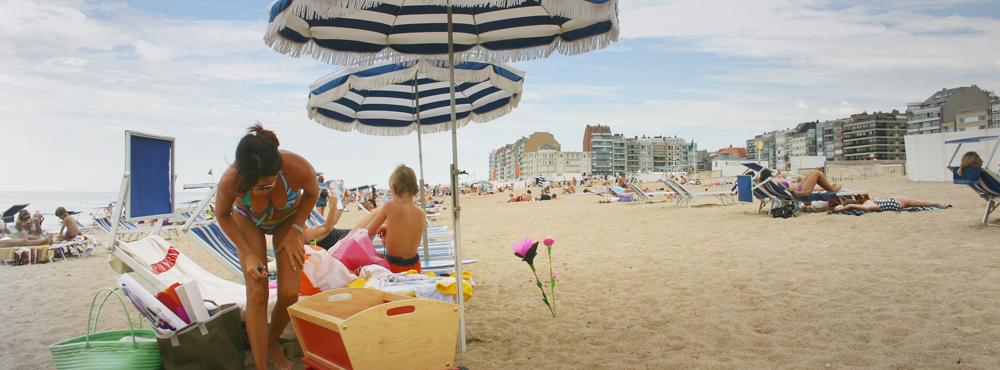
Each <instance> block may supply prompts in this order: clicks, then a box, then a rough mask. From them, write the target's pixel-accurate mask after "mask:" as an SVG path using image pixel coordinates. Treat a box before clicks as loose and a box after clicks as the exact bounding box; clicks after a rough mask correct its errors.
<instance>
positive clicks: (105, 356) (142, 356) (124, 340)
mask: <svg viewBox="0 0 1000 370" xmlns="http://www.w3.org/2000/svg"><path fill="white" fill-rule="evenodd" d="M115 290H117V289H111V288H101V290H99V291H97V294H95V295H94V300H93V301H91V302H90V316H88V318H87V335H85V336H82V337H76V338H72V339H68V340H64V341H62V342H59V343H56V344H53V345H51V346H49V351H50V352H51V353H52V359H53V360H55V363H56V369H58V370H156V369H162V368H163V363H162V362H160V349H159V348H157V347H156V333H155V332H154V331H153V330H150V329H142V328H141V325H142V322H141V321H140V322H139V325H140V328H139V329H135V328H134V327H133V326H132V318H131V317H129V316H128V310H127V309H125V301H123V300H122V297H121V296H120V295H118V293H117V292H115ZM103 291H108V295H106V296H104V300H102V301H101V305H100V306H98V307H97V315H96V316H95V315H94V303H95V302H97V297H99V296H100V295H101V292H103ZM112 294H114V295H115V296H116V297H118V302H119V303H121V305H122V309H123V310H125V317H126V318H127V319H128V327H129V329H128V330H112V331H105V332H100V333H98V332H97V319H98V317H100V316H101V308H102V307H104V302H107V300H108V298H110V297H111V295H112ZM91 320H93V322H94V325H93V326H91V325H90V322H91Z"/></svg>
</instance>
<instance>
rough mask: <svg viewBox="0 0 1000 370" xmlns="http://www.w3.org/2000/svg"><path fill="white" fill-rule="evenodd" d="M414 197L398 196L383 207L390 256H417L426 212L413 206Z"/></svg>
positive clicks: (386, 244) (387, 249)
mask: <svg viewBox="0 0 1000 370" xmlns="http://www.w3.org/2000/svg"><path fill="white" fill-rule="evenodd" d="M412 198H413V197H412V196H397V197H395V198H393V200H391V201H388V202H386V203H385V205H383V206H382V212H383V213H385V214H386V218H385V249H386V252H387V253H389V254H390V255H393V256H396V257H402V258H411V257H413V256H415V255H417V250H418V247H419V246H420V240H421V236H422V235H423V233H424V223H425V222H426V221H427V217H426V215H425V214H424V211H422V210H421V209H420V207H417V206H416V205H414V204H413V199H412Z"/></svg>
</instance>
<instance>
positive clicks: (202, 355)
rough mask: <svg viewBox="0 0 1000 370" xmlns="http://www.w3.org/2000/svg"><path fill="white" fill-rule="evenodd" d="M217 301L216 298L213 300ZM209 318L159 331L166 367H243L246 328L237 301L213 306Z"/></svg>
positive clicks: (196, 369) (174, 369) (179, 369)
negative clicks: (241, 320) (243, 327)
mask: <svg viewBox="0 0 1000 370" xmlns="http://www.w3.org/2000/svg"><path fill="white" fill-rule="evenodd" d="M213 303H214V302H213ZM209 314H210V315H211V317H209V319H208V321H205V322H194V323H191V324H190V325H188V326H185V327H183V328H181V329H179V330H177V331H169V332H164V331H160V332H157V333H156V345H157V347H159V349H160V357H161V358H162V359H163V368H164V369H166V370H215V369H218V370H243V369H244V365H243V360H244V357H245V355H244V351H245V348H244V347H243V329H242V327H241V326H240V308H239V307H238V306H236V305H235V304H226V305H222V306H221V307H220V306H217V307H216V308H215V309H212V310H209Z"/></svg>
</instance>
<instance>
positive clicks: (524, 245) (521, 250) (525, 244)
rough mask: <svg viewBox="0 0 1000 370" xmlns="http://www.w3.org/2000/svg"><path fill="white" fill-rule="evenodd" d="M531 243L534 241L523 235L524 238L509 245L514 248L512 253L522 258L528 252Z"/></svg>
mask: <svg viewBox="0 0 1000 370" xmlns="http://www.w3.org/2000/svg"><path fill="white" fill-rule="evenodd" d="M533 244H535V241H534V240H531V238H530V237H527V236H526V237H524V240H521V241H519V242H517V243H514V244H511V245H510V247H511V248H512V249H514V254H517V256H518V257H521V258H524V257H525V256H526V255H527V253H528V249H531V246H532V245H533Z"/></svg>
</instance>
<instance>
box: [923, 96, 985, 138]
mask: <svg viewBox="0 0 1000 370" xmlns="http://www.w3.org/2000/svg"><path fill="white" fill-rule="evenodd" d="M989 106H990V97H989V96H988V95H987V94H986V92H984V91H983V90H982V89H980V88H979V87H977V86H976V85H972V86H971V87H964V86H963V87H958V88H954V89H941V91H938V92H936V93H934V94H933V95H931V96H930V97H929V98H927V100H924V101H923V102H917V103H907V104H906V116H907V117H906V118H907V121H906V126H907V133H909V134H910V135H920V134H936V133H939V132H950V131H965V130H967V129H969V128H970V127H974V129H978V128H979V126H983V125H985V124H983V125H980V124H972V123H973V122H976V121H978V118H979V116H980V115H979V114H975V115H973V114H970V113H978V111H980V110H982V111H985V110H987V109H989ZM959 114H963V117H961V118H962V120H963V122H962V123H958V120H959V118H960V117H958V115H959ZM968 117H975V118H976V121H972V120H970V121H969V122H965V119H966V118H968Z"/></svg>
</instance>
